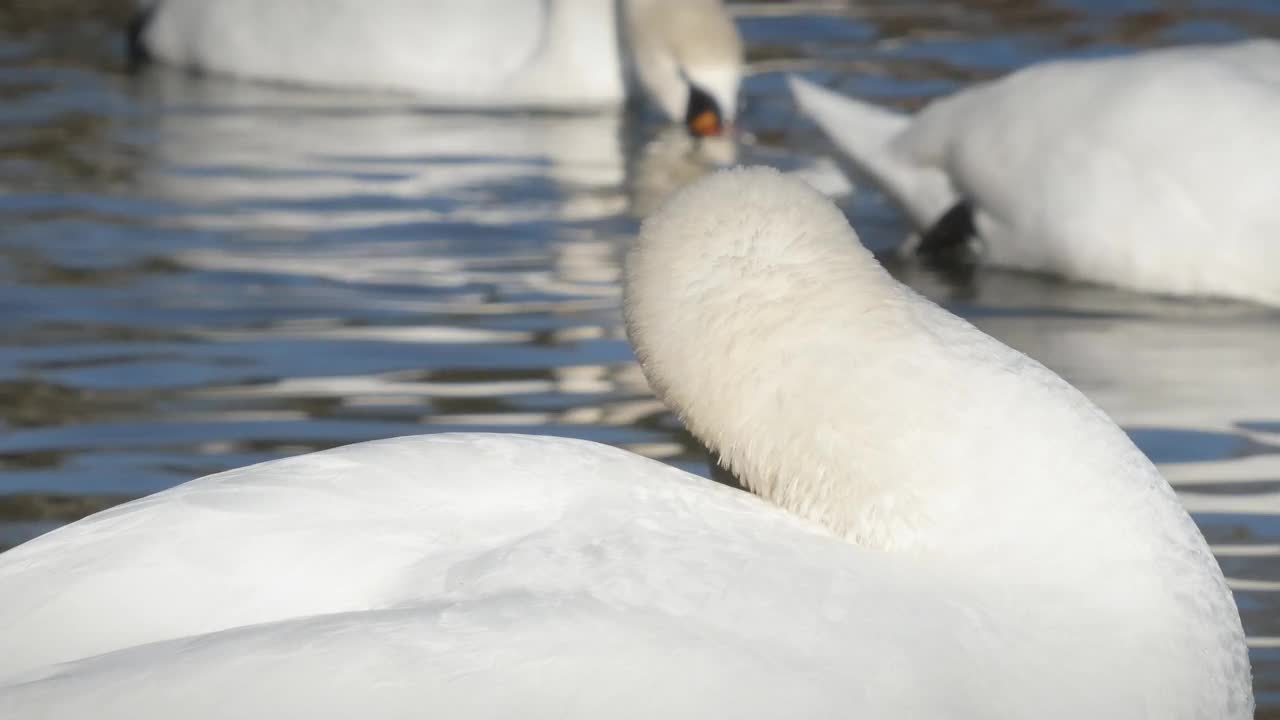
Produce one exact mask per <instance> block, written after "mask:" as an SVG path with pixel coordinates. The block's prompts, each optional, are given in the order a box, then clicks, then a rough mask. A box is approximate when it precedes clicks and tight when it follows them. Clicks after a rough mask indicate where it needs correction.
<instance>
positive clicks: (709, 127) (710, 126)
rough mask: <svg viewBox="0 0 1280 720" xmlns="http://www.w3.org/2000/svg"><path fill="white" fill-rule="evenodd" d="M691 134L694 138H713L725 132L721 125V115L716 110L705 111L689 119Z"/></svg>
mask: <svg viewBox="0 0 1280 720" xmlns="http://www.w3.org/2000/svg"><path fill="white" fill-rule="evenodd" d="M688 125H689V134H690V135H693V136H694V137H711V136H715V135H719V134H721V133H723V132H724V125H722V124H721V123H720V113H717V112H716V111H715V110H703V111H702V112H700V113H698V114H697V115H694V116H693V117H691V118H689V123H688Z"/></svg>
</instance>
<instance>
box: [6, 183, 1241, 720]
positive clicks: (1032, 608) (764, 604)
mask: <svg viewBox="0 0 1280 720" xmlns="http://www.w3.org/2000/svg"><path fill="white" fill-rule="evenodd" d="M625 270H626V272H625V281H624V315H625V319H626V327H627V333H628V336H629V338H630V340H631V342H632V344H633V346H634V348H635V351H636V355H637V357H638V359H639V361H640V363H641V366H642V368H643V371H644V373H645V375H646V377H647V378H648V380H649V381H650V383H651V385H652V387H653V389H654V391H655V392H656V393H657V394H658V396H659V397H661V398H662V400H663V401H664V402H666V403H667V404H668V405H669V406H670V407H671V408H672V409H673V410H674V411H675V412H676V413H677V414H678V415H679V416H680V418H681V419H682V420H683V421H684V422H685V423H686V425H687V426H688V428H689V429H690V430H691V431H692V432H693V433H694V434H695V435H697V437H698V438H699V439H701V440H702V441H703V442H704V443H706V444H707V445H708V446H709V447H710V448H711V449H713V450H714V451H716V452H717V453H718V454H719V456H720V457H721V458H723V461H724V462H725V464H726V465H727V466H728V468H729V469H730V470H732V471H733V472H734V473H735V474H736V475H737V476H738V477H739V478H741V479H743V480H744V481H745V483H746V485H747V486H748V487H749V488H750V489H751V490H752V491H754V493H755V494H748V493H744V492H741V491H738V490H735V489H732V488H728V487H725V486H722V485H717V484H715V483H712V482H710V481H708V480H705V479H703V478H700V477H697V476H694V475H691V474H688V473H686V472H683V471H680V470H677V469H675V468H671V467H668V466H665V465H662V464H660V463H658V462H656V461H653V460H650V459H646V458H643V457H640V456H637V455H634V454H631V453H628V452H625V451H623V450H619V449H615V448H610V447H606V446H603V445H598V444H595V443H590V442H585V441H580V440H569V439H560V438H552V437H536V436H521V435H501V434H441V435H427V436H421V437H403V438H396V439H390V440H382V441H375V442H369V443H363V444H357V445H351V446H346V447H342V448H338V449H334V450H328V451H323V452H317V453H312V454H308V455H302V456H298V457H293V458H287V459H282V460H276V461H272V462H267V463H263V464H260V465H255V466H251V467H247V468H242V469H239V470H232V471H230V472H225V473H221V474H218V475H212V476H209V477H205V478H203V479H199V480H195V481H192V482H189V483H186V484H184V485H180V486H178V487H175V488H173V489H170V490H167V491H164V492H161V493H158V494H156V495H153V496H150V497H146V498H143V499H140V500H137V501H134V502H131V503H128V504H125V505H122V506H118V507H116V508H114V509H110V510H107V511H104V512H101V513H98V514H96V515H93V516H90V517H89V518H87V519H85V520H82V521H80V522H78V523H75V524H72V525H69V526H66V527H63V528H61V529H59V530H55V531H53V532H51V533H49V534H47V535H44V536H42V537H39V538H37V539H35V540H32V541H30V542H28V543H26V544H25V545H21V546H19V547H17V548H15V549H13V550H10V551H9V552H7V553H5V554H3V555H0V637H4V638H5V644H6V649H5V652H4V653H0V716H3V717H28V718H34V717H40V718H72V717H94V718H137V717H183V718H200V719H208V718H239V717H267V716H271V717H285V718H300V717H307V718H330V717H331V718H343V717H377V718H418V717H423V716H442V717H454V718H498V717H517V716H518V717H529V718H551V717H556V718H564V717H616V718H651V717H655V716H656V717H672V718H706V717H746V718H777V717H800V718H848V717H874V718H947V719H949V720H956V719H957V718H959V719H970V718H972V719H977V718H982V719H983V720H992V719H1001V718H1027V717H1037V718H1054V719H1062V720H1066V719H1067V718H1071V719H1073V720H1074V719H1077V718H1084V717H1087V718H1103V719H1116V720H1120V719H1125V720H1132V719H1134V718H1151V719H1155V718H1160V719H1161V720H1170V719H1175V720H1176V719H1192V718H1197V719H1203V718H1215V719H1219V718H1221V719H1231V720H1244V719H1245V718H1250V717H1252V711H1253V697H1252V693H1251V686H1250V669H1249V661H1248V655H1247V651H1246V647H1245V640H1244V634H1243V631H1242V629H1241V625H1240V618H1239V615H1238V612H1237V610H1236V606H1235V604H1234V602H1233V600H1232V596H1231V593H1230V591H1229V590H1228V589H1227V586H1226V583H1225V580H1224V578H1223V575H1222V573H1221V571H1220V569H1219V567H1218V565H1217V563H1216V562H1215V560H1214V558H1213V556H1212V555H1211V554H1210V552H1209V549H1208V547H1207V545H1206V543H1205V541H1204V538H1203V537H1202V536H1201V535H1200V533H1199V531H1198V530H1197V528H1196V526H1195V524H1194V523H1193V522H1192V520H1191V518H1190V517H1189V516H1188V515H1187V513H1186V512H1185V510H1184V509H1183V508H1182V506H1181V505H1180V504H1179V502H1178V500H1177V498H1176V496H1175V495H1174V493H1173V491H1172V489H1171V488H1170V486H1169V485H1168V484H1167V483H1166V482H1165V481H1164V479H1163V478H1162V477H1161V476H1160V475H1159V473H1158V472H1157V471H1156V469H1155V468H1154V466H1153V465H1152V464H1151V463H1150V462H1149V461H1148V460H1147V459H1146V458H1145V457H1144V456H1143V455H1142V454H1141V453H1140V452H1139V451H1138V450H1137V448H1135V447H1134V445H1133V444H1132V443H1131V442H1130V441H1129V439H1128V438H1127V437H1126V435H1125V434H1124V432H1123V431H1121V430H1120V429H1119V428H1118V427H1117V426H1116V425H1115V424H1114V423H1113V422H1111V420H1109V419H1108V418H1107V417H1106V416H1105V415H1104V414H1103V413H1102V412H1101V411H1099V410H1098V409H1097V408H1096V407H1095V406H1094V405H1093V404H1091V403H1090V402H1089V401H1088V400H1087V399H1085V397H1084V396H1083V395H1081V394H1080V393H1079V392H1077V391H1076V390H1075V389H1073V388H1072V387H1071V386H1070V385H1068V384H1067V383H1066V382H1064V381H1063V380H1061V379H1060V378H1059V377H1058V376H1056V375H1054V374H1053V373H1052V372H1050V371H1049V370H1047V369H1045V368H1044V367H1043V366H1041V365H1040V364H1038V363H1036V362H1035V361H1033V360H1031V359H1029V358H1027V357H1025V356H1023V355H1021V354H1019V353H1018V352H1016V351H1014V350H1012V349H1010V348H1008V347H1006V346H1005V345H1002V344H1001V343H999V342H998V341H996V340H994V339H992V338H991V337H989V336H987V335H984V334H983V333H982V332H980V331H979V330H977V329H976V328H974V327H973V326H971V325H969V324H968V323H966V322H965V321H963V320H961V319H959V318H957V317H955V316H953V315H951V314H950V313H948V312H946V311H945V310H943V309H941V308H939V307H938V306H936V305H933V304H932V303H930V302H929V301H927V300H925V299H923V298H922V297H920V296H919V295H917V294H915V293H914V292H913V291H912V290H910V289H908V288H906V287H905V286H903V285H901V284H899V283H898V282H897V281H895V280H894V279H892V278H891V277H890V276H889V275H888V273H886V272H885V270H884V269H883V268H882V267H881V266H880V265H879V264H878V263H877V262H876V260H875V259H874V258H873V256H872V255H871V253H870V252H868V251H867V250H866V249H865V248H864V247H862V246H861V245H860V244H859V242H858V239H857V236H856V235H855V233H854V232H853V230H852V229H851V228H850V226H849V224H848V222H847V221H846V220H845V218H844V216H843V215H842V214H841V213H840V211H839V210H838V209H837V208H836V207H835V206H834V205H833V204H832V203H831V202H830V201H828V200H827V199H825V198H824V197H823V196H822V195H821V194H819V193H818V192H817V191H815V190H813V189H812V188H810V187H808V186H807V185H805V184H804V183H803V182H800V181H798V180H794V179H790V178H787V177H786V176H784V175H781V174H780V173H778V172H777V171H774V170H769V169H759V168H754V169H736V170H730V171H722V172H720V173H717V174H715V175H712V176H709V177H707V178H703V179H701V180H699V181H697V182H695V183H693V184H692V185H690V186H689V187H687V188H685V189H684V190H682V191H680V192H678V193H676V194H675V195H674V196H672V198H670V199H669V200H668V202H667V203H666V204H665V205H663V207H662V208H661V209H659V210H658V211H657V212H656V213H655V214H653V215H652V216H651V217H650V218H649V219H647V220H646V221H645V223H644V225H643V228H642V230H641V233H640V237H639V239H638V240H637V242H636V244H635V246H634V247H633V249H632V250H631V252H630V254H629V256H628V259H627V261H626V268H625Z"/></svg>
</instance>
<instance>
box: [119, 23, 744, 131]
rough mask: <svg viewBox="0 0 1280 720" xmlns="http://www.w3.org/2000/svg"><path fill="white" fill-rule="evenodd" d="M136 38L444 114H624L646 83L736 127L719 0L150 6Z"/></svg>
mask: <svg viewBox="0 0 1280 720" xmlns="http://www.w3.org/2000/svg"><path fill="white" fill-rule="evenodd" d="M619 28H620V29H621V32H619ZM129 36H130V47H131V54H132V55H134V56H135V58H140V59H154V60H159V61H162V62H166V63H170V64H173V65H178V66H182V67H188V68H193V69H198V70H202V71H208V72H216V73H222V74H228V75H235V76H240V77H243V78H249V79H255V80H263V81H274V82H285V83H292V84H301V85H314V86H335V87H346V88H356V89H363V88H372V89H383V90H396V91H406V92H410V93H414V94H416V95H417V96H419V97H421V98H422V99H423V100H425V101H426V102H428V103H430V104H433V105H437V106H444V107H465V108H472V109H474V108H522V107H540V108H564V107H568V108H590V107H602V106H612V105H617V104H619V103H620V102H622V100H623V99H624V96H625V91H626V89H627V85H628V80H629V79H630V78H632V77H634V79H635V80H638V81H639V85H641V86H642V87H643V88H644V90H645V91H646V92H647V94H648V95H649V96H650V97H651V98H653V100H654V101H655V103H656V104H657V105H658V107H659V108H661V109H662V111H663V112H664V113H666V115H667V116H668V117H669V118H670V119H672V120H677V121H684V122H685V124H686V125H687V126H688V128H689V129H690V131H692V132H694V133H696V134H698V135H715V134H718V133H719V132H721V131H722V130H723V127H724V125H725V124H726V123H729V122H731V121H732V120H733V116H734V113H735V111H736V105H737V94H738V84H739V80H740V76H741V65H742V41H741V38H740V37H739V35H738V32H737V29H736V28H735V27H734V24H733V21H732V19H730V18H729V16H728V14H727V13H726V12H725V9H724V7H723V6H722V4H721V1H720V0H544V1H542V2H530V1H529V0H379V2H376V3H373V2H367V1H366V0H271V1H270V2H264V0H218V1H217V2H209V1H208V0H149V1H148V2H144V3H143V4H142V5H141V11H140V14H139V15H138V17H137V19H136V20H135V21H134V23H133V24H132V25H131V27H130V33H129ZM620 46H625V47H620ZM624 56H625V58H626V61H625V62H624Z"/></svg>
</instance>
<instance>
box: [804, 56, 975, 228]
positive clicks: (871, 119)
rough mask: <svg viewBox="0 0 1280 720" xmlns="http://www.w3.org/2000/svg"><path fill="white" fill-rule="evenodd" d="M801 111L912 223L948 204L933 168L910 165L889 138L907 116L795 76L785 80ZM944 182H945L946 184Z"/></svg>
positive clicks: (930, 218)
mask: <svg viewBox="0 0 1280 720" xmlns="http://www.w3.org/2000/svg"><path fill="white" fill-rule="evenodd" d="M787 80H788V82H789V83H790V85H791V94H792V95H793V96H795V99H796V104H797V105H798V106H799V107H800V110H801V111H802V112H804V113H805V114H806V115H808V116H809V117H810V118H812V119H813V121H814V122H815V123H817V125H818V127H819V128H821V129H822V131H823V133H824V134H826V136H827V137H829V138H830V139H831V141H832V142H834V143H835V144H836V146H837V147H839V148H840V150H842V151H844V153H845V154H846V155H848V157H849V160H850V161H851V162H852V163H853V166H854V169H856V170H857V171H858V173H860V174H862V175H864V176H866V178H867V179H868V180H870V181H871V182H873V183H875V184H876V185H877V186H878V187H879V188H880V189H881V190H882V191H883V192H884V193H885V194H886V195H888V196H889V197H890V199H892V200H893V201H894V202H896V203H897V204H898V206H899V207H901V208H902V209H903V210H905V211H906V212H907V214H908V215H910V216H911V218H912V220H913V221H914V222H915V223H916V225H917V227H928V226H929V225H931V224H932V223H933V222H934V221H935V220H936V219H937V215H938V214H939V213H940V212H941V211H943V210H945V209H946V208H947V207H948V206H949V205H950V203H949V202H946V203H945V204H941V205H940V203H942V202H944V198H940V197H937V196H938V195H939V193H940V192H941V193H942V194H946V195H950V194H952V193H950V191H949V190H943V188H942V187H941V186H940V183H946V181H945V178H943V176H942V173H941V171H940V170H938V169H937V168H933V167H928V166H924V165H920V164H917V163H912V162H910V161H909V159H908V158H907V157H906V156H905V155H903V154H902V153H900V152H895V151H894V149H893V147H892V142H893V140H894V139H895V138H897V137H898V136H900V135H902V134H903V133H904V132H905V131H906V130H907V128H908V127H909V126H910V125H911V120H912V118H911V116H909V115H904V114H902V113H897V112H894V111H892V110H886V109H884V108H881V107H876V106H875V105H871V104H869V103H864V102H860V101H858V100H855V99H853V98H850V97H846V96H844V95H841V94H839V93H835V92H832V91H830V90H828V89H826V88H824V87H822V86H820V85H817V84H815V83H812V82H809V81H808V80H805V79H803V78H800V77H796V76H795V75H791V76H789V77H788V78H787ZM946 184H947V185H949V183H946Z"/></svg>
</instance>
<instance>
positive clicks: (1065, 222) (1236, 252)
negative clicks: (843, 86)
mask: <svg viewBox="0 0 1280 720" xmlns="http://www.w3.org/2000/svg"><path fill="white" fill-rule="evenodd" d="M791 82H792V90H793V93H794V95H795V97H796V100H797V102H798V103H799V105H800V107H801V108H802V109H803V110H804V111H805V112H806V113H807V114H809V115H810V116H811V117H812V118H813V119H814V120H815V121H816V122H817V123H818V125H819V126H820V127H821V128H822V129H823V130H824V131H825V132H826V134H827V135H829V136H830V137H831V139H832V140H833V141H834V142H835V143H836V144H837V145H838V146H839V147H840V148H841V149H843V150H844V151H845V152H846V153H847V154H848V155H849V157H850V159H851V160H852V161H853V163H854V164H855V165H856V166H857V167H858V168H859V169H860V170H861V171H862V172H863V173H865V174H866V175H867V176H868V177H869V178H870V179H871V180H872V181H874V182H875V183H877V184H878V185H879V186H880V187H881V188H882V189H883V190H884V192H885V193H886V194H887V195H888V196H889V197H890V198H891V199H892V200H893V201H894V202H895V203H896V204H897V205H898V206H899V207H900V208H901V209H902V210H903V211H904V212H905V213H906V215H907V216H908V217H909V218H910V220H911V222H912V223H913V224H914V225H915V227H916V229H917V230H918V231H919V232H920V233H921V236H920V239H919V240H918V242H916V241H913V243H911V247H913V248H914V249H918V250H919V251H921V252H939V251H945V250H948V249H950V248H954V247H956V246H962V245H964V244H966V243H967V241H968V240H969V239H971V238H974V237H976V238H977V239H978V240H979V242H980V246H981V250H980V252H981V256H982V259H983V260H984V261H985V262H989V263H992V264H994V265H1002V266H1007V267H1013V268H1020V269H1028V270H1039V271H1046V272H1050V273H1053V274H1056V275H1061V276H1064V277H1068V278H1073V279H1078V280H1085V281H1090V282H1096V283H1102V284H1108V285H1115V286H1119V287H1125V288H1130V289H1135V290H1141V291H1148V292H1156V293H1167V294H1172V295H1205V296H1218V297H1226V298H1238V299H1244V300H1251V301H1256V302H1261V303H1266V304H1271V305H1277V304H1280V274H1277V273H1276V272H1275V268H1276V267H1278V266H1280V203H1277V202H1276V200H1275V193H1274V190H1273V189H1274V188H1276V187H1280V135H1278V134H1277V133H1276V131H1275V128H1276V127H1277V126H1280V43H1276V42H1274V41H1270V40H1255V41H1250V42H1241V43H1236V44H1229V45H1220V46H1186V47H1179V48H1169V49H1160V50H1152V51H1148V52H1143V53H1138V54H1134V55H1129V56H1123V57H1111V58H1103V59H1087V60H1066V61H1056V62H1047V63H1043V64H1039V65H1034V66H1031V67H1028V68H1026V69H1023V70H1021V71H1018V72H1015V73H1013V74H1012V75H1009V76H1007V77H1005V78H1002V79H998V80H994V81H991V82H987V83H982V84H979V85H976V86H974V87H972V88H968V89H965V90H961V91H959V92H957V93H955V94H954V95H951V96H949V97H946V98H943V99H941V100H937V101H935V102H933V103H932V104H930V105H929V106H927V107H926V108H925V109H924V110H922V111H921V112H919V113H918V114H916V115H915V116H907V115H902V114H899V113H896V112H892V111H890V110H886V109H882V108H879V107H875V106H873V105H870V104H867V103H864V102H861V101H858V100H854V99H852V98H848V97H843V96H840V95H837V94H835V93H833V92H830V91H828V90H826V89H824V88H821V87H819V86H817V85H814V84H813V83H810V82H807V81H805V80H802V79H799V78H792V81H791Z"/></svg>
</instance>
